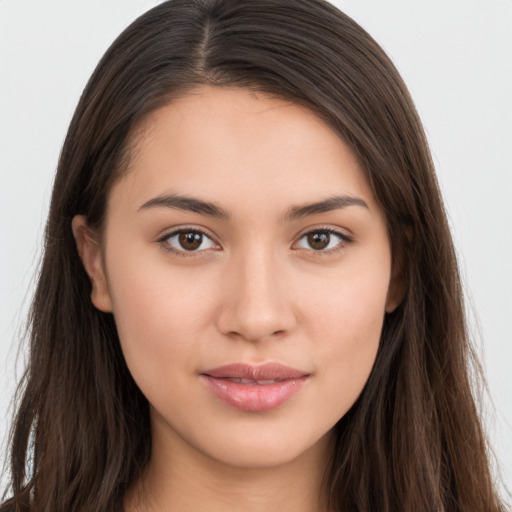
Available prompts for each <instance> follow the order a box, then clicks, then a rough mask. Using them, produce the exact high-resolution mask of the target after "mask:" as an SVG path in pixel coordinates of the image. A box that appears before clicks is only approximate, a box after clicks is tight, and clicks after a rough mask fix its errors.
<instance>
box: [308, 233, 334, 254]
mask: <svg viewBox="0 0 512 512" xmlns="http://www.w3.org/2000/svg"><path fill="white" fill-rule="evenodd" d="M330 240H331V237H330V236H329V233H318V232H317V233H311V234H310V235H308V243H309V245H310V247H311V248H312V249H315V251H320V250H321V249H325V248H326V247H327V246H328V245H329V242H330Z"/></svg>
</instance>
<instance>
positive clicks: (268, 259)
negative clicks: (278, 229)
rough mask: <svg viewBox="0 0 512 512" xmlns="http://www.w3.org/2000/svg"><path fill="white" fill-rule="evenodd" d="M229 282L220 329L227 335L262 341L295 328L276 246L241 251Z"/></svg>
mask: <svg viewBox="0 0 512 512" xmlns="http://www.w3.org/2000/svg"><path fill="white" fill-rule="evenodd" d="M225 279H226V285H227V286H226V290H227V296H226V299H225V301H224V304H223V306H222V311H221V314H220V325H219V327H220V329H221V330H222V331H223V332H224V333H225V334H230V335H237V336H240V337H243V338H245V339H247V340H251V341H258V340H261V339H264V338H266V337H268V336H272V335H275V334H283V333H285V332H287V331H289V330H290V329H291V328H292V326H293V323H294V317H293V307H292V303H291V300H290V296H289V293H288V291H287V287H286V273H285V272H284V269H283V265H282V261H281V260H280V258H279V256H278V254H277V252H276V251H275V250H274V248H273V247H272V246H270V245H267V246H264V245H263V244H261V245H260V244H251V246H250V247H247V248H246V249H244V250H241V251H240V252H239V253H237V254H236V255H234V256H233V259H232V261H231V262H230V265H229V268H228V269H227V272H226V278H225Z"/></svg>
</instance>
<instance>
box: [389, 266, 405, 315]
mask: <svg viewBox="0 0 512 512" xmlns="http://www.w3.org/2000/svg"><path fill="white" fill-rule="evenodd" d="M405 291H406V286H405V277H404V264H403V258H400V257H398V258H393V264H392V268H391V279H390V281H389V287H388V295H387V297H386V313H393V311H395V309H396V308H397V307H398V306H399V305H400V303H401V302H402V300H403V299H404V296H405Z"/></svg>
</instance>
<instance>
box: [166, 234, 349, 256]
mask: <svg viewBox="0 0 512 512" xmlns="http://www.w3.org/2000/svg"><path fill="white" fill-rule="evenodd" d="M315 233H327V234H328V235H334V236H335V237H337V238H339V243H338V244H336V246H335V247H333V248H331V249H327V250H323V249H316V250H315V249H313V248H309V249H306V248H297V250H305V251H308V252H310V253H311V255H312V256H314V257H322V256H328V255H331V254H335V253H338V252H339V251H341V250H343V249H344V248H345V246H346V245H347V244H350V243H352V242H353V239H352V238H351V237H349V236H347V235H345V234H343V233H340V232H339V231H336V230H335V229H332V228H327V227H325V228H316V229H312V230H310V231H307V232H306V233H303V234H302V235H301V236H300V237H299V239H298V240H297V241H296V242H294V244H293V246H292V247H294V246H296V245H297V244H298V243H299V242H300V241H301V240H303V239H304V238H306V237H308V236H309V235H312V234H315ZM180 234H200V235H201V236H202V237H205V238H207V239H209V240H210V241H211V242H212V243H213V244H215V245H219V244H218V243H217V242H215V240H214V239H213V238H212V237H211V236H210V235H209V234H208V233H206V232H205V231H203V230H202V229H199V228H195V227H194V228H186V227H185V228H180V229H177V230H175V231H171V232H170V233H166V234H165V235H164V236H162V237H161V238H160V239H159V240H158V242H159V243H160V245H161V246H162V248H163V249H164V250H165V251H166V252H170V253H173V254H176V255H177V256H181V257H190V256H197V255H198V254H200V253H202V252H205V251H207V250H209V249H210V248H208V249H202V250H191V251H187V250H186V249H176V248H174V247H172V246H171V245H170V244H169V239H171V238H173V237H175V236H179V235H180ZM202 242H203V240H202V241H201V243H202Z"/></svg>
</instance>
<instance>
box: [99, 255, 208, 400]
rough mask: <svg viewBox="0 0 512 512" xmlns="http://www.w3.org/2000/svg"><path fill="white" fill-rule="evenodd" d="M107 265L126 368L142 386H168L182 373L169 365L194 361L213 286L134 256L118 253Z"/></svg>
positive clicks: (146, 388) (161, 387) (205, 321)
mask: <svg viewBox="0 0 512 512" xmlns="http://www.w3.org/2000/svg"><path fill="white" fill-rule="evenodd" d="M113 257H115V255H113ZM111 268H112V270H111V272H109V288H110V293H111V298H112V303H113V310H114V317H115V321H116V326H117V330H118V333H119V338H120V342H121V347H122V350H123V354H124V356H125V359H126V362H127V365H128V367H129V369H130V372H131V373H132V375H133V377H134V379H135V381H136V382H137V383H138V384H139V386H140V387H141V388H142V389H145V390H148V391H149V392H151V390H152V389H153V390H155V391H156V390H158V389H160V390H162V389H166V388H167V387H168V386H169V384H170V382H171V381H172V380H173V379H179V378H180V373H179V372H173V371H172V370H173V369H175V368H192V367H193V361H194V355H195V353H196V352H197V350H198V349H199V348H200V347H199V344H200V340H201V339H203V338H204V335H203V336H201V333H203V332H204V329H206V328H207V326H208V323H207V319H208V318H210V317H211V313H210V311H211V309H212V306H213V293H214V292H213V289H214V286H213V284H210V283H209V282H208V281H206V282H205V280H201V279H191V278H190V276H189V275H188V274H187V272H186V271H185V272H183V271H176V270H174V271H173V270H172V269H171V268H170V267H169V266H167V268H164V269H162V268H161V265H160V266H159V265H150V264H148V265H146V266H144V265H141V260H140V259H137V258H129V257H121V256H120V257H118V258H117V259H116V265H115V266H111ZM148 269H149V270H148ZM208 288H211V290H208ZM160 370H161V371H160Z"/></svg>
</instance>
